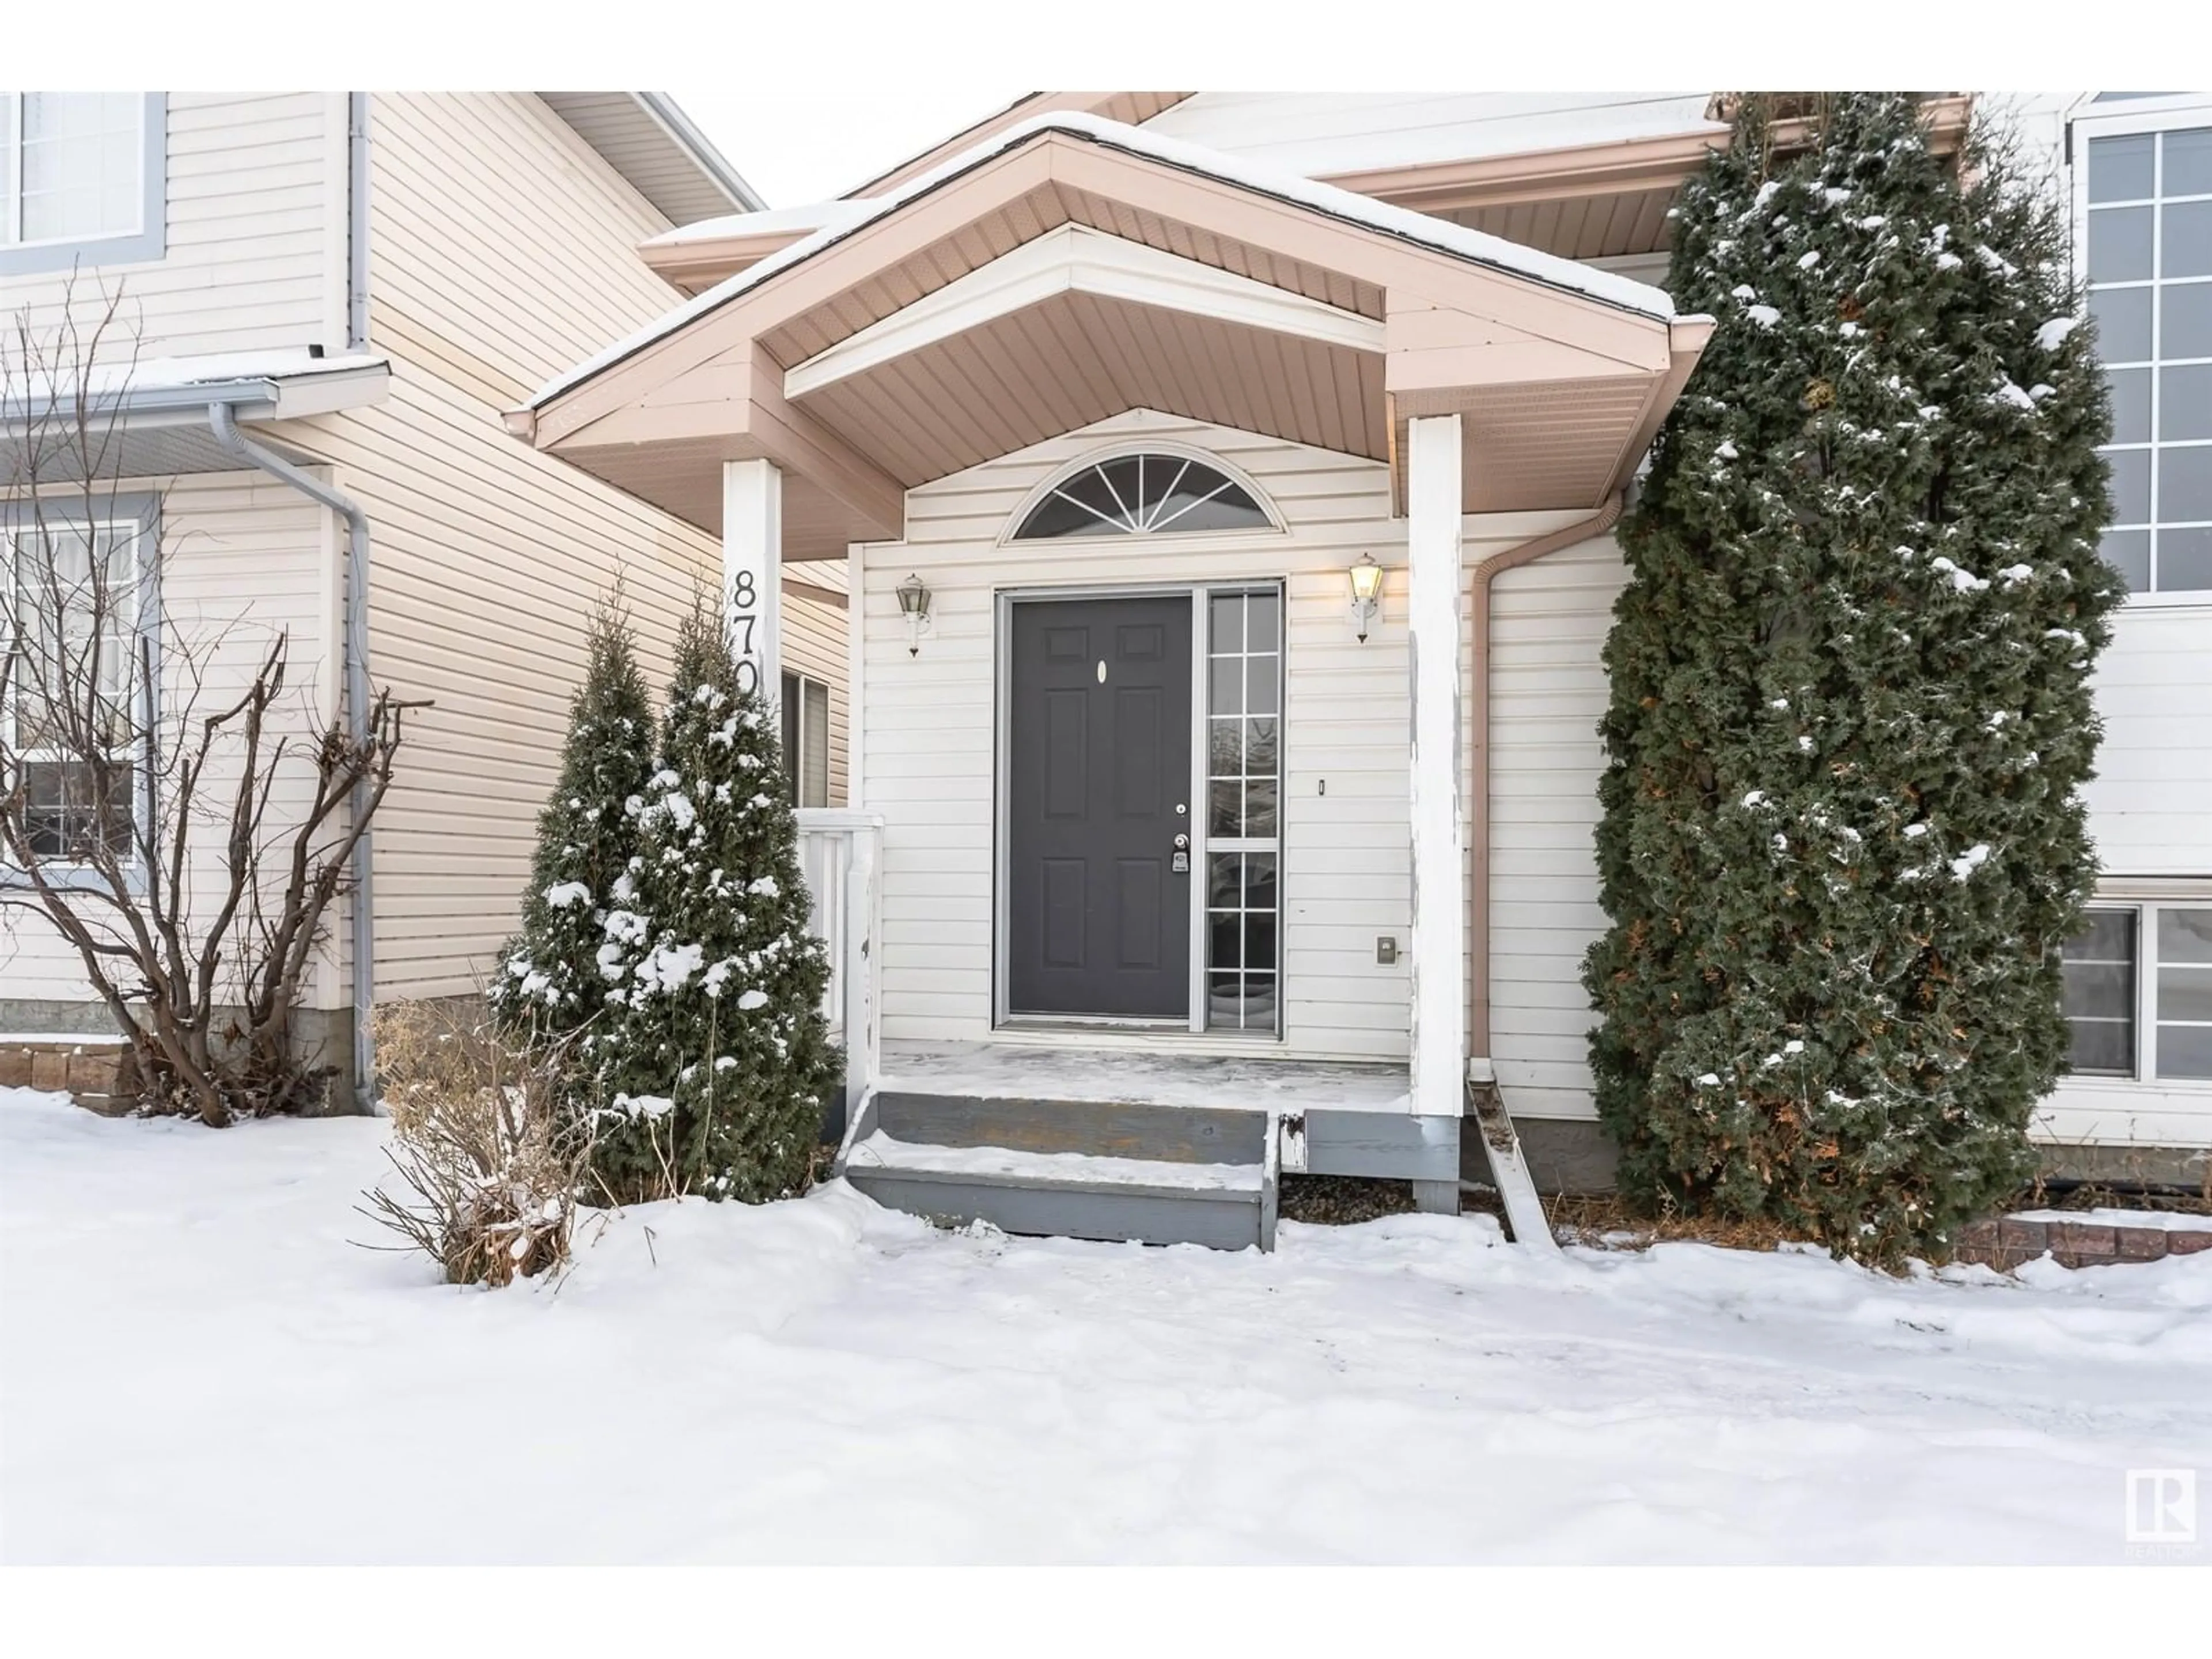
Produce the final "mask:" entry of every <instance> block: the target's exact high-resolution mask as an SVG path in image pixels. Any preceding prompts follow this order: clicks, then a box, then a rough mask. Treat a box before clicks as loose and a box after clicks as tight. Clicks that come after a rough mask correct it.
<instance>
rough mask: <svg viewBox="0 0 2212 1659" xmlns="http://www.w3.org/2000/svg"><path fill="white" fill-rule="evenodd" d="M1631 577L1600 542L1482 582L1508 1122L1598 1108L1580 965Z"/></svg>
mask: <svg viewBox="0 0 2212 1659" xmlns="http://www.w3.org/2000/svg"><path fill="white" fill-rule="evenodd" d="M1626 580H1627V570H1626V567H1625V566H1624V565H1623V564H1622V562H1621V559H1620V550H1619V549H1618V548H1617V547H1616V546H1615V544H1614V543H1613V539H1612V538H1611V537H1605V538H1601V539H1599V540H1596V541H1589V542H1584V543H1583V544H1580V545H1579V546H1576V547H1570V548H1564V549H1562V550H1559V552H1557V553H1553V554H1551V555H1549V556H1547V557H1544V558H1541V559H1539V560H1537V561H1536V562H1534V563H1533V564H1525V565H1522V566H1520V567H1518V568H1516V569H1512V570H1508V571H1504V572H1503V573H1502V574H1500V575H1499V576H1498V579H1497V580H1496V582H1495V583H1493V584H1492V588H1491V623H1490V640H1491V662H1490V695H1491V702H1490V732H1491V756H1490V804H1491V813H1492V823H1491V854H1490V892H1489V895H1488V899H1489V906H1490V927H1491V933H1490V1005H1491V1012H1490V1034H1491V1035H1490V1054H1491V1059H1492V1061H1493V1062H1494V1063H1495V1065H1496V1066H1497V1070H1498V1091H1499V1092H1500V1093H1501V1094H1502V1095H1503V1096H1504V1100H1505V1107H1506V1109H1507V1110H1508V1111H1510V1112H1511V1113H1513V1114H1514V1115H1516V1116H1522V1117H1549V1118H1587V1117H1591V1116H1594V1115H1595V1107H1594V1106H1593V1105H1592V1103H1591V1087H1592V1085H1591V1080H1590V1072H1589V1030H1590V1027H1591V1026H1592V1025H1593V1024H1595V1023H1596V1022H1595V1017H1594V1016H1593V1015H1592V1013H1591V1012H1590V1005H1589V997H1588V996H1587V995H1586V994H1584V992H1583V984H1582V963H1583V952H1585V951H1588V950H1589V947H1590V945H1591V944H1592V943H1593V942H1594V941H1595V939H1597V938H1598V936H1599V935H1600V934H1601V933H1603V932H1604V930H1605V912H1604V911H1603V910H1602V909H1601V908H1599V905H1598V895H1597V854H1596V850H1595V841H1594V839H1593V837H1594V836H1595V833H1596V829H1597V821H1598V805H1597V780H1598V775H1599V774H1600V773H1601V771H1603V770H1604V768H1605V745H1604V744H1603V743H1602V742H1601V741H1600V739H1599V738H1598V733H1597V724H1598V720H1599V719H1600V718H1601V716H1602V715H1603V714H1604V713H1605V708H1606V702H1607V696H1608V692H1607V684H1606V677H1605V669H1604V666H1603V665H1602V663H1601V659H1600V655H1599V653H1601V651H1602V650H1603V649H1604V647H1605V637H1606V635H1607V631H1608V630H1609V629H1611V627H1612V623H1613V599H1614V598H1615V597H1616V596H1617V595H1618V594H1619V593H1620V589H1621V587H1622V586H1623V585H1624V584H1625V582H1626ZM1476 833H1478V834H1480V829H1479V828H1478V829H1477V830H1476Z"/></svg>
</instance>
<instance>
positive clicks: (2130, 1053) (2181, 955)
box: [2063, 898, 2212, 1082]
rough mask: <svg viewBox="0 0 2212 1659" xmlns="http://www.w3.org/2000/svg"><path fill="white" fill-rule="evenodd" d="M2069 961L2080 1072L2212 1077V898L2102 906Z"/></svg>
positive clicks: (2068, 1002) (2068, 1004)
mask: <svg viewBox="0 0 2212 1659" xmlns="http://www.w3.org/2000/svg"><path fill="white" fill-rule="evenodd" d="M2063 971H2064V974H2065V981H2066V992H2065V1011H2066V1019H2067V1023H2068V1024H2069V1026H2070V1027H2071V1028H2072V1031H2073V1050H2072V1056H2071V1058H2072V1064H2073V1072H2074V1075H2075V1076H2076V1077H2105V1078H2130V1079H2142V1080H2143V1081H2146V1082H2151V1081H2164V1082H2177V1081H2186V1082H2203V1081H2208V1080H2212V898H2207V899H2197V900H2193V901H2183V902H2163V901H2161V902H2144V903H2142V904H2126V905H2121V904H2100V905H2098V906H2096V907H2094V908H2092V909H2091V910H2090V912H2089V918H2088V925H2087V927H2084V928H2083V929H2082V931H2081V933H2079V934H2077V935H2076V936H2075V937H2074V938H2073V939H2069V940H2068V941H2067V943H2066V947H2065V951H2064V953H2063Z"/></svg>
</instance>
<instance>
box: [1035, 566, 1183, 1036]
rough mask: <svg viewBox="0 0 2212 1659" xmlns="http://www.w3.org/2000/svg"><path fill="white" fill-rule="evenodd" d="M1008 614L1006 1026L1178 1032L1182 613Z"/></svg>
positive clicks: (1122, 607) (1096, 604)
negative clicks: (1146, 1023)
mask: <svg viewBox="0 0 2212 1659" xmlns="http://www.w3.org/2000/svg"><path fill="white" fill-rule="evenodd" d="M1012 612H1013V639H1012V650H1011V653H1010V658H1011V662H1010V666H1011V670H1012V684H1011V685H1010V686H1009V687H1008V692H1009V696H1008V702H1009V707H1010V710H1011V714H1010V718H1009V720H1008V723H1007V750H1006V761H1007V766H1006V778H1007V802H1006V806H1007V812H1006V820H1007V859H1008V864H1007V883H1006V887H1007V930H1008V933H1009V937H1008V939H1007V940H1006V970H1007V971H1006V1000H1007V1006H1008V1011H1009V1012H1012V1013H1017V1014H1074V1015H1084V1014H1089V1015H1104V1016H1115V1017H1120V1018H1131V1019H1178V1020H1179V1019H1185V1018H1188V1016H1189V1012H1190V883H1191V877H1190V874H1189V869H1190V858H1189V856H1188V848H1189V845H1190V842H1189V841H1188V836H1190V834H1191V817H1190V811H1189V802H1190V760H1191V756H1190V629H1191V601H1190V599H1189V598H1188V596H1187V595H1185V596H1164V597H1155V598H1145V599H1024V600H1020V601H1018V602H1016V603H1015V605H1013V607H1012ZM1179 836H1180V837H1184V838H1185V839H1184V840H1183V841H1182V843H1181V845H1180V846H1178V844H1177V837H1179ZM1177 854H1182V857H1180V858H1178V856H1177ZM1178 864H1180V865H1181V866H1182V867H1181V868H1180V869H1178V868H1177V867H1176V866H1177V865H1178Z"/></svg>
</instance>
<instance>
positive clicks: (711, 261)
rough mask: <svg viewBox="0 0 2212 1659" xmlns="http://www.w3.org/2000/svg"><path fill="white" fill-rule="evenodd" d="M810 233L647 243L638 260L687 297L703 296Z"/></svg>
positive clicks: (766, 233) (763, 233)
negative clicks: (716, 284) (687, 295)
mask: <svg viewBox="0 0 2212 1659" xmlns="http://www.w3.org/2000/svg"><path fill="white" fill-rule="evenodd" d="M812 234H814V232H813V231H812V230H811V229H805V230H763V231H757V232H756V233H754V234H751V235H750V236H716V237H712V238H708V239H703V240H699V241H696V242H675V243H667V244H662V245H659V246H656V245H655V244H653V243H652V242H647V243H645V244H644V245H642V246H640V247H639V249H638V251H637V252H638V258H641V259H643V260H644V261H645V263H646V264H647V265H648V266H650V267H651V268H652V269H653V270H655V271H658V272H659V274H660V276H662V277H664V278H665V280H666V281H668V282H669V283H672V284H673V285H674V286H676V287H678V288H680V289H683V290H684V292H685V293H687V294H703V293H705V292H706V291H707V290H708V289H710V288H712V287H714V284H715V283H720V282H726V281H728V280H729V278H731V277H732V276H736V275H737V274H738V272H739V271H741V270H751V269H752V267H753V266H755V265H757V264H759V263H760V262H761V261H762V260H763V259H765V258H768V256H769V254H771V253H781V252H783V250H784V249H786V248H787V247H789V246H791V245H792V244H793V242H796V241H798V240H799V239H800V238H802V237H806V236H811V235H812Z"/></svg>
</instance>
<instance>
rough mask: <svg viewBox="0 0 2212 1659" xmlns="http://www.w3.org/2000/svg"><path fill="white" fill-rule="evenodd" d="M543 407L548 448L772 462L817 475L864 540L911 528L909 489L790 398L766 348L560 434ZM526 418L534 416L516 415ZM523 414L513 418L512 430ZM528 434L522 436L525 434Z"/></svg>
mask: <svg viewBox="0 0 2212 1659" xmlns="http://www.w3.org/2000/svg"><path fill="white" fill-rule="evenodd" d="M549 412H550V407H549V410H539V411H538V428H537V430H536V432H535V433H534V434H532V435H531V436H532V441H534V442H535V443H536V444H537V447H538V448H540V449H545V450H550V451H551V452H552V453H555V454H566V455H571V456H575V457H578V458H580V457H582V456H583V455H585V454H586V453H587V452H591V451H595V450H597V451H605V450H609V449H614V448H619V447H637V446H640V445H648V444H678V443H697V442H699V441H711V442H714V443H715V444H716V445H717V447H718V448H719V450H720V453H721V454H722V455H723V457H724V459H729V460H745V459H765V460H770V461H773V462H775V464H776V465H778V466H780V467H782V468H784V469H785V470H786V471H792V472H797V473H799V474H802V475H803V476H805V477H807V478H810V479H811V480H812V481H813V482H814V483H817V485H819V486H820V487H821V488H822V489H823V490H824V491H825V492H827V493H828V494H829V495H833V496H835V497H836V499H837V500H838V501H842V503H844V505H845V507H847V509H848V510H849V511H850V512H851V513H853V514H854V518H855V520H856V521H857V522H856V524H855V526H854V530H855V533H854V536H853V537H852V538H851V539H853V540H855V541H896V540H898V539H899V538H901V537H902V535H904V533H905V529H906V487H905V486H904V485H903V484H902V483H899V482H898V480H897V479H896V478H894V477H891V476H890V474H889V473H888V472H885V471H884V470H883V469H882V468H881V467H879V466H878V465H876V464H875V463H874V462H873V461H872V460H870V459H868V458H867V457H866V455H863V454H861V453H860V452H859V451H858V450H856V449H854V447H852V446H851V445H850V444H848V443H847V442H846V441H844V440H843V439H842V438H840V437H839V436H838V435H836V433H834V432H832V431H830V430H829V428H827V427H825V426H823V424H822V423H821V422H819V421H817V420H816V419H815V418H814V417H813V416H811V415H809V414H808V413H807V412H806V411H805V410H802V409H796V408H793V406H792V405H791V404H789V403H788V402H787V401H786V399H785V398H784V394H783V371H782V369H781V368H779V367H778V366H777V365H776V363H775V360H774V359H773V358H771V357H770V356H769V355H768V353H767V352H766V351H765V350H764V349H763V348H762V347H761V346H760V344H759V343H757V342H751V343H749V349H748V350H747V351H746V353H745V355H744V356H742V357H737V358H734V359H732V360H731V361H726V362H713V363H709V364H706V365H703V366H702V367H701V368H699V369H697V370H695V371H694V372H693V373H691V374H688V375H686V376H684V378H683V379H682V380H679V381H678V382H675V383H672V384H671V385H670V386H663V387H659V388H657V389H656V390H655V392H653V395H650V396H647V397H646V398H641V399H639V400H637V401H635V402H631V403H623V404H617V405H616V406H615V407H613V408H611V409H609V410H605V412H604V413H602V414H599V415H598V416H595V417H594V418H592V419H591V420H589V421H581V422H572V423H565V424H562V425H561V426H560V427H558V428H556V427H555V426H554V425H553V424H552V423H551V422H549V421H548V420H547V419H546V416H547V415H548V413H549ZM517 413H518V414H520V415H526V414H527V411H517ZM513 422H514V417H513V416H510V417H509V429H510V430H512V429H513Z"/></svg>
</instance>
